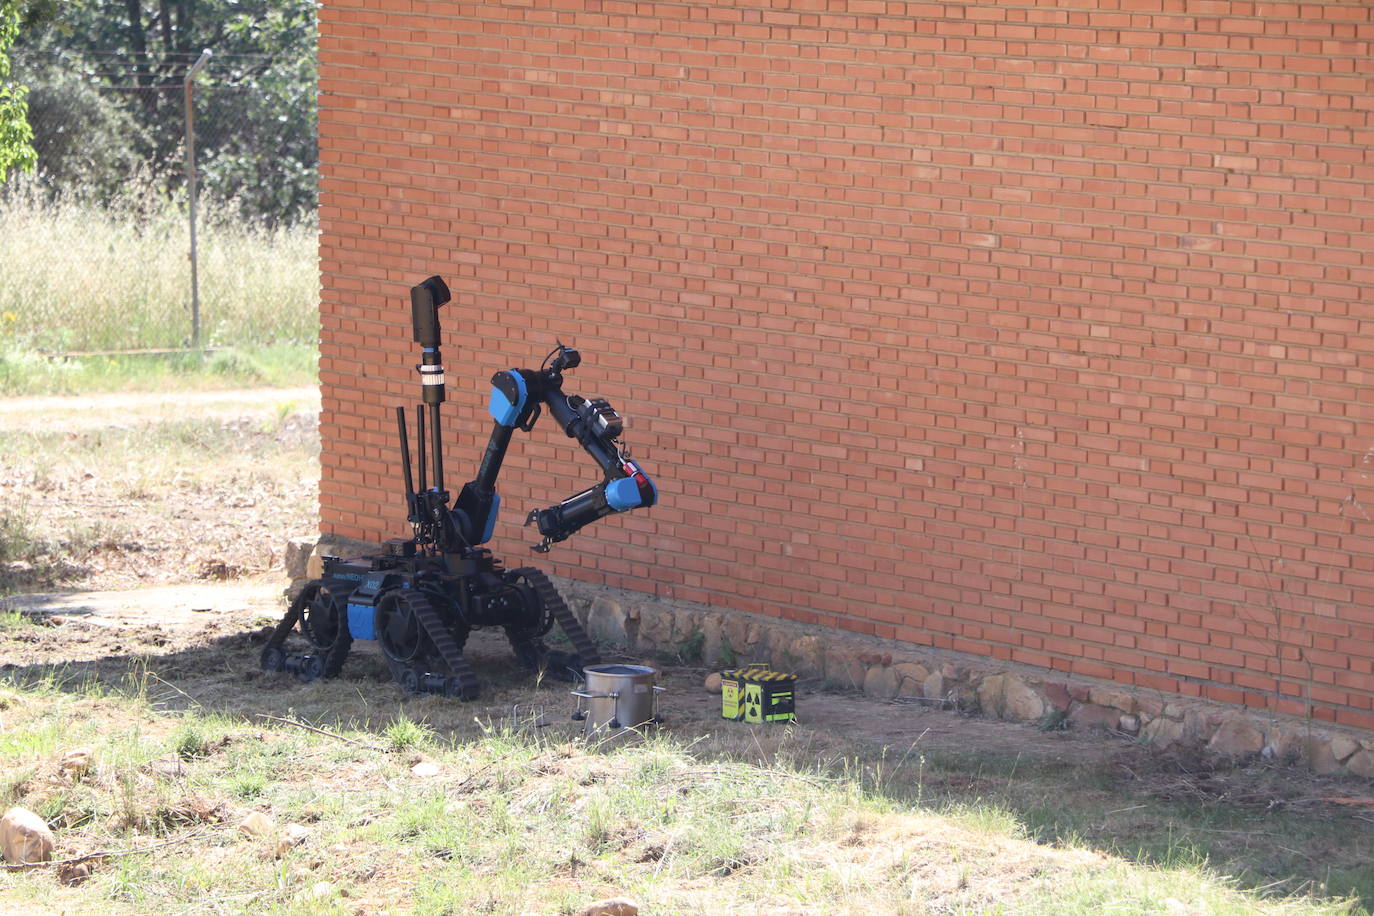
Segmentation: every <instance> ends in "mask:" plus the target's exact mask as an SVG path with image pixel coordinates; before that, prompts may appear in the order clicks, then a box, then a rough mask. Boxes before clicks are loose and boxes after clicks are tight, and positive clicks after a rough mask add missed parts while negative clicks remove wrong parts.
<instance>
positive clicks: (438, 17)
mask: <svg viewBox="0 0 1374 916" xmlns="http://www.w3.org/2000/svg"><path fill="white" fill-rule="evenodd" d="M629 5H630V4H625V6H629ZM645 5H647V6H648V7H649V8H650V9H656V8H668V9H683V10H688V11H695V10H704V11H706V13H707V15H706V16H705V17H704V18H693V17H691V16H690V15H689V16H682V17H665V16H655V15H638V14H636V13H630V12H618V11H616V12H608V11H604V10H598V11H594V12H593V11H585V10H562V11H553V12H554V13H555V15H557V16H575V15H581V16H599V17H604V20H605V21H604V22H600V23H596V24H594V25H592V26H577V25H572V24H569V23H568V22H565V21H553V22H550V21H547V20H538V21H534V22H527V20H525V19H524V18H523V16H524V13H523V11H522V12H521V14H520V16H519V17H512V16H507V17H505V18H494V17H482V16H477V15H461V14H454V15H447V16H445V15H442V14H436V13H428V14H425V15H424V16H423V17H422V18H423V19H424V20H425V21H427V22H429V21H440V22H444V21H446V22H453V23H467V22H477V23H482V24H489V25H496V26H501V27H508V26H510V25H513V24H514V25H528V26H529V28H531V29H532V30H539V31H541V32H558V31H563V32H567V31H572V32H578V33H582V32H586V31H588V30H595V31H612V30H614V31H616V32H619V33H622V34H629V35H650V36H658V35H662V34H663V30H662V28H658V29H651V26H652V25H656V24H657V25H662V24H667V25H669V26H675V25H678V24H685V25H692V24H712V23H715V24H721V25H726V26H731V27H735V28H745V29H749V28H752V29H758V28H769V29H785V30H788V31H792V30H798V31H809V32H826V33H831V32H843V33H844V34H846V35H869V36H872V35H900V36H907V35H914V36H916V37H924V36H923V35H922V33H920V32H916V31H914V30H908V29H906V28H901V29H900V30H899V29H898V28H897V26H899V25H901V26H906V25H908V24H911V25H916V24H921V23H958V24H971V25H972V26H973V27H974V28H979V27H983V28H996V27H998V26H1008V27H1013V28H1035V29H1054V30H1063V31H1072V32H1094V33H1103V32H1106V33H1113V32H1114V33H1123V32H1124V33H1129V34H1146V35H1157V34H1170V33H1178V32H1180V31H1181V30H1180V29H1179V28H1177V27H1170V28H1168V29H1165V28H1163V27H1162V26H1157V27H1141V26H1134V25H1130V26H1120V25H1113V26H1099V25H1093V24H1091V23H1084V24H1077V25H1075V24H1073V23H1068V22H1043V21H1042V22H1036V21H1032V20H1030V19H1029V18H1027V19H1022V20H1013V19H980V18H971V17H969V16H957V17H956V16H938V15H914V14H913V15H893V14H888V13H849V12H830V11H805V12H799V13H790V12H786V11H779V10H776V9H775V8H773V7H772V6H769V5H766V4H762V3H760V4H756V5H754V6H746V7H744V9H746V10H748V11H750V12H757V13H759V14H760V18H759V19H758V20H757V21H746V20H744V19H733V18H731V19H716V18H713V17H712V16H711V15H710V14H711V13H712V12H715V11H718V10H719V11H722V12H725V13H726V14H727V15H728V14H729V13H731V12H735V11H737V10H739V9H740V8H741V7H740V5H739V4H732V5H728V6H712V5H703V4H701V3H681V2H671V0H656V2H653V3H650V4H638V5H637V6H645ZM915 5H924V6H937V7H942V8H949V7H955V8H958V9H965V8H967V7H968V6H970V5H975V6H976V4H969V3H927V4H915ZM1247 5H1249V6H1252V7H1253V6H1255V5H1256V4H1253V3H1251V4H1247ZM1289 5H1294V6H1299V7H1301V6H1303V5H1306V6H1309V7H1311V6H1317V7H1320V8H1332V9H1351V10H1363V11H1365V13H1366V15H1365V16H1363V17H1360V18H1351V17H1337V18H1326V17H1320V18H1317V19H1313V18H1311V17H1306V16H1303V15H1301V13H1299V15H1298V16H1295V17H1291V18H1283V19H1278V18H1275V17H1274V16H1262V15H1259V14H1256V13H1251V14H1249V15H1246V14H1241V13H1235V12H1228V13H1226V14H1220V13H1218V14H1215V15H1202V14H1198V13H1188V12H1182V11H1180V12H1174V11H1169V10H1166V9H1163V8H1161V9H1158V10H1154V9H1130V10H1126V9H1121V10H1106V11H1104V10H1101V9H1098V8H1095V7H1090V6H1083V7H1072V8H1069V9H1063V10H1062V11H1063V12H1065V13H1068V14H1070V15H1072V14H1075V13H1077V14H1081V15H1086V16H1092V15H1094V14H1101V15H1108V16H1130V17H1144V18H1148V19H1154V18H1156V17H1159V18H1161V19H1167V20H1183V19H1188V20H1192V29H1191V31H1192V32H1194V33H1197V34H1206V35H1218V36H1226V37H1238V38H1249V39H1256V38H1259V39H1272V38H1275V37H1287V36H1286V34H1283V35H1278V36H1276V35H1274V34H1271V33H1268V32H1265V31H1261V32H1248V31H1223V30H1221V28H1220V23H1221V22H1222V21H1223V20H1237V21H1241V22H1258V23H1266V24H1267V23H1271V22H1282V23H1298V24H1309V23H1314V22H1320V23H1329V24H1331V26H1332V29H1333V31H1334V30H1335V29H1336V28H1339V27H1341V26H1353V27H1355V28H1358V27H1359V26H1361V25H1367V24H1370V23H1371V22H1374V17H1371V16H1370V15H1369V14H1368V8H1367V6H1366V4H1365V3H1363V2H1358V0H1355V2H1348V3H1335V2H1321V3H1316V4H1313V3H1307V4H1289ZM472 6H473V9H474V10H481V9H484V8H489V7H490V6H491V4H484V3H476V4H473V5H472ZM1161 7H1162V4H1161ZM996 8H997V9H1002V10H1007V11H1016V12H1022V13H1041V14H1044V13H1046V12H1054V11H1056V10H1061V8H1060V7H1046V6H1036V5H1026V6H1021V5H1014V4H1002V3H999V4H997V6H996ZM356 12H358V13H363V14H367V13H369V12H370V11H369V10H362V9H359V10H357V11H356ZM331 13H332V14H333V15H331V16H329V17H328V20H327V21H329V22H331V24H332V23H345V22H348V23H350V24H352V22H351V19H356V18H357V17H356V15H355V16H353V17H351V18H350V15H349V12H348V11H346V10H343V9H340V8H338V7H335V8H333V9H332V10H331ZM770 14H771V15H773V16H788V15H793V16H812V17H815V18H817V19H822V20H824V19H827V18H828V19H835V18H847V19H854V20H868V21H869V22H872V23H873V25H871V26H858V25H856V26H840V25H833V26H826V25H824V24H817V25H803V24H801V23H795V24H792V23H783V22H776V21H775V22H769V21H768V20H767V17H768V16H769V15H770ZM617 20H618V21H620V22H621V23H629V22H638V23H642V24H643V27H641V28H628V27H626V26H625V25H621V24H618V23H617ZM322 21H326V20H325V17H322ZM1204 22H1215V23H1216V24H1217V26H1218V28H1217V29H1215V30H1208V31H1204V30H1203V29H1200V28H1199V27H1198V25H1199V23H1204ZM880 23H889V24H890V27H888V28H883V27H881V25H880ZM363 27H365V28H386V27H385V26H374V25H370V24H367V23H363ZM398 31H408V30H402V29H399V28H398ZM490 34H499V32H493V33H490ZM671 34H672V35H673V36H682V37H685V38H687V39H689V40H691V39H698V40H701V39H717V40H733V41H741V42H757V43H765V44H772V45H791V46H796V47H823V45H818V44H817V43H816V42H814V41H803V40H796V39H785V38H776V37H773V36H771V35H770V36H769V37H766V38H765V37H757V38H729V39H726V38H722V37H721V36H718V35H709V36H708V35H703V34H701V33H699V32H694V31H689V30H685V29H679V30H678V31H675V32H673V33H671ZM937 37H939V36H937ZM948 37H952V38H956V39H961V40H965V41H968V40H973V41H985V40H999V39H997V38H996V37H995V36H994V37H993V38H992V39H989V38H987V37H986V36H981V35H974V36H963V35H959V36H948ZM539 40H546V41H548V40H557V39H555V38H553V37H544V36H540V39H539ZM1000 40H1005V41H1014V42H1037V41H1040V40H1039V39H1033V38H1011V39H1000ZM1293 40H1295V41H1368V40H1369V39H1367V38H1365V39H1362V38H1359V37H1356V38H1341V37H1339V36H1336V35H1323V36H1313V35H1303V36H1300V37H1298V38H1295V39H1293ZM413 43H414V44H424V42H413ZM1042 43H1050V42H1049V41H1044V42H1042ZM1064 43H1065V44H1073V45H1087V46H1094V45H1101V44H1102V42H1100V41H1091V42H1089V41H1080V42H1064ZM1120 46H1121V47H1128V48H1134V47H1147V46H1144V45H1120ZM609 47H617V46H615V45H610V46H609ZM863 47H864V49H865V50H871V47H869V46H863ZM1159 49H1160V50H1177V49H1178V48H1176V47H1169V46H1162V45H1161V46H1159ZM878 50H879V52H881V51H882V48H879V49H878ZM1233 53H1234V52H1233ZM1251 53H1260V52H1251Z"/></svg>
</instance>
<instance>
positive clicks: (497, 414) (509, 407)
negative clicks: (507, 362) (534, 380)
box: [487, 370, 530, 426]
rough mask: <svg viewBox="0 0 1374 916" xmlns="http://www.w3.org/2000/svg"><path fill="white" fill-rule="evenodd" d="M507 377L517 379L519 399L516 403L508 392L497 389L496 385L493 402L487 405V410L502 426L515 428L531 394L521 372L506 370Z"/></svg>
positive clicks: (493, 391)
mask: <svg viewBox="0 0 1374 916" xmlns="http://www.w3.org/2000/svg"><path fill="white" fill-rule="evenodd" d="M504 374H505V375H508V376H510V377H511V378H513V379H515V390H516V392H517V397H516V400H515V402H514V403H512V402H511V400H510V396H509V395H508V394H506V392H504V391H502V390H501V389H500V388H497V387H496V386H495V385H493V386H492V389H491V401H490V403H488V404H487V410H488V411H489V412H490V413H491V417H492V419H493V420H495V421H496V422H497V423H500V424H501V425H502V426H514V425H515V421H516V420H517V419H519V417H520V414H521V412H522V411H524V409H525V403H526V402H527V401H528V400H529V396H530V393H529V391H528V389H526V387H525V379H524V378H523V377H522V376H521V375H520V373H519V372H511V371H510V370H506V372H505V373H504Z"/></svg>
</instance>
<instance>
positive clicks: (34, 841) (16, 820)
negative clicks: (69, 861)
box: [0, 808, 57, 865]
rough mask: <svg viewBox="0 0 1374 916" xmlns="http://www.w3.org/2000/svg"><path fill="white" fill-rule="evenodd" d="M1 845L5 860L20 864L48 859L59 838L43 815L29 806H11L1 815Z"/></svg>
mask: <svg viewBox="0 0 1374 916" xmlns="http://www.w3.org/2000/svg"><path fill="white" fill-rule="evenodd" d="M0 846H3V848H4V853H5V861H6V862H12V863H14V864H16V865H18V864H21V863H26V862H46V861H48V860H49V859H51V858H52V851H53V849H55V848H56V847H57V840H56V839H54V838H53V835H52V831H51V830H49V829H48V825H47V823H46V822H45V821H44V820H43V819H42V818H41V817H39V816H38V815H36V814H34V813H33V812H32V811H30V810H28V809H27V808H11V809H10V810H8V811H6V812H5V816H4V817H0Z"/></svg>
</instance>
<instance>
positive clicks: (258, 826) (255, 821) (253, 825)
mask: <svg viewBox="0 0 1374 916" xmlns="http://www.w3.org/2000/svg"><path fill="white" fill-rule="evenodd" d="M276 829H277V824H276V822H275V821H273V820H272V818H270V817H268V816H267V815H266V814H263V813H262V812H261V811H254V812H253V813H252V814H250V815H248V816H247V817H245V818H244V819H243V821H242V822H240V824H239V830H241V831H243V832H244V833H246V834H248V835H249V836H266V835H267V834H269V833H271V832H272V831H273V830H276Z"/></svg>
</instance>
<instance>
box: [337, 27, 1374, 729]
mask: <svg viewBox="0 0 1374 916" xmlns="http://www.w3.org/2000/svg"><path fill="white" fill-rule="evenodd" d="M1119 5H1120V6H1129V7H1130V9H1129V10H1127V9H1120V8H1118V6H1119ZM1371 9H1372V8H1371V6H1370V5H1369V4H1367V3H1363V2H1350V3H1306V4H1302V5H1298V4H1295V3H1248V2H1226V0H1196V2H1192V0H1189V2H1182V0H1155V2H1150V0H1145V2H1132V3H1129V4H1118V3H1114V2H1107V0H1104V2H1101V3H1093V2H1089V0H1079V2H1077V3H1071V4H1065V3H1060V2H1057V0H1056V2H1044V3H1042V4H1040V5H1030V4H1023V3H1017V2H1013V3H982V4H979V3H959V4H942V3H938V2H913V3H902V2H895V0H894V2H884V0H848V2H845V0H796V2H790V3H789V2H771V0H730V2H718V3H707V2H676V3H674V2H664V3H655V2H635V3H630V2H613V0H602V2H598V0H537V2H524V3H507V4H490V5H484V4H480V3H462V2H429V3H426V2H418V0H416V2H410V0H328V2H326V3H325V5H324V9H323V10H322V11H321V15H320V18H321V38H320V44H321V115H320V133H321V145H322V149H321V160H322V171H323V177H322V195H321V203H320V214H321V223H322V229H323V239H322V242H321V257H322V268H323V284H324V289H323V304H322V311H323V341H322V348H323V357H322V364H321V365H322V378H323V382H324V385H325V413H324V417H323V424H322V427H323V434H324V440H325V446H324V448H325V451H324V459H323V462H324V482H323V490H322V504H323V505H322V525H323V529H324V530H325V531H326V532H332V533H337V534H341V535H346V536H352V537H363V538H372V539H378V538H381V537H384V536H388V535H393V534H400V533H403V529H404V524H403V521H402V517H403V512H402V508H401V503H400V500H399V496H398V493H399V489H400V483H399V472H398V469H397V467H396V458H395V451H394V445H393V441H392V428H391V423H392V420H391V413H390V411H391V408H392V407H393V406H394V405H395V404H398V403H409V402H411V401H412V400H414V397H415V395H416V392H417V390H418V386H417V382H416V378H415V374H414V371H413V369H412V366H413V364H414V362H415V361H416V360H415V352H414V348H413V345H412V343H411V341H410V339H409V332H408V326H407V322H408V305H407V298H406V296H407V294H406V291H407V289H408V287H409V286H410V285H411V284H412V283H414V282H416V281H418V280H420V279H422V278H423V277H425V276H427V275H429V274H431V273H439V274H442V275H443V276H444V277H446V278H447V280H448V282H449V284H450V285H451V286H452V287H453V289H454V292H455V300H456V301H455V303H454V304H453V305H452V306H450V307H449V308H448V309H447V311H446V312H445V316H444V318H445V322H446V340H447V344H446V351H445V352H446V357H447V360H446V361H447V363H448V365H449V370H450V372H449V380H450V392H451V396H452V398H453V401H451V403H450V404H449V405H448V406H449V408H450V409H449V414H448V416H449V417H450V420H451V423H452V427H451V432H450V435H449V441H450V442H451V443H452V445H453V448H452V450H451V451H450V454H449V457H448V468H449V474H450V477H451V481H450V482H451V484H453V485H456V484H457V483H461V481H462V480H463V479H466V477H467V476H470V475H471V473H472V472H473V471H474V470H475V467H476V462H477V459H478V457H479V455H480V446H481V444H482V443H483V442H484V441H485V438H486V435H487V431H488V427H489V425H490V421H489V419H488V418H487V415H486V413H485V409H484V407H485V401H486V397H487V391H488V385H487V379H488V378H489V376H490V374H491V373H492V372H493V371H494V370H496V369H499V368H504V367H510V366H531V365H537V364H538V362H539V360H540V358H541V357H542V356H543V354H544V353H545V352H546V351H547V350H548V349H549V348H550V347H551V346H552V345H553V343H554V340H555V338H561V339H562V340H564V341H565V342H568V343H571V344H575V345H577V346H578V347H580V348H581V349H582V350H583V352H584V354H585V359H586V364H585V365H584V366H583V367H582V368H581V369H579V370H577V371H576V373H574V375H573V376H572V378H573V382H572V384H571V385H570V386H569V387H570V389H572V390H577V391H580V392H582V393H584V394H588V395H592V394H600V395H603V396H606V397H609V398H610V399H611V400H612V401H613V403H615V404H616V405H617V406H618V407H619V408H621V410H622V412H623V413H624V414H625V415H626V416H627V417H628V418H629V427H630V429H629V438H630V441H631V443H632V444H633V446H634V447H635V454H636V455H637V456H638V457H640V458H642V459H643V461H644V463H645V465H646V466H647V467H648V468H649V469H650V471H651V473H653V474H654V475H655V476H656V477H657V479H658V482H659V485H660V487H661V490H662V504H661V505H660V506H658V507H656V508H654V509H652V510H651V511H648V512H641V513H633V514H630V515H628V516H625V517H621V518H617V519H613V520H609V521H606V522H604V523H602V524H601V525H600V526H599V527H597V528H595V529H589V531H588V532H587V533H585V534H583V535H581V536H578V537H577V538H575V539H574V540H572V541H570V542H568V543H567V544H566V545H562V546H560V547H559V548H556V550H555V553H554V554H552V557H551V560H552V562H551V564H550V565H551V568H552V570H553V571H555V572H557V573H560V574H563V575H571V576H574V577H577V578H582V579H589V580H594V581H602V582H606V583H609V584H611V585H615V586H623V587H627V588H631V589H637V590H640V591H643V592H649V593H654V594H658V595H663V596H671V597H674V598H679V599H687V600H693V601H699V602H708V603H710V604H714V605H719V606H722V607H726V608H735V609H743V610H749V611H754V612H758V613H762V614H771V615H781V616H783V617H788V618H794V619H798V620H803V621H812V622H816V623H821V624H826V625H829V626H834V627H841V628H844V629H847V630H853V631H857V632H861V633H869V634H875V635H878V636H882V637H889V638H892V639H897V640H905V641H909V642H912V643H918V644H929V645H934V646H939V647H944V648H947V649H953V650H959V651H962V652H968V653H975V654H978V655H983V656H991V657H994V658H997V659H1005V660H1008V661H1014V662H1023V663H1028V664H1031V665H1038V666H1043V667H1045V668H1050V669H1054V670H1057V671H1062V672H1072V673H1078V674H1082V675H1091V676H1097V677H1104V678H1111V679H1115V680H1118V681H1121V682H1125V683H1131V684H1136V685H1140V686H1145V687H1150V688H1160V689H1163V690H1166V691H1177V692H1179V693H1182V694H1186V695H1194V696H1201V697H1206V698H1210V699H1214V700H1220V701H1226V702H1233V703H1243V704H1246V705H1248V706H1252V707H1258V708H1267V709H1272V710H1276V711H1280V712H1284V713H1299V714H1301V713H1302V712H1303V711H1304V709H1305V704H1306V703H1308V702H1309V701H1310V703H1311V704H1312V706H1313V710H1314V713H1315V715H1316V716H1317V717H1318V718H1320V719H1324V720H1330V721H1337V722H1341V723H1345V724H1348V725H1354V726H1361V727H1365V728H1371V727H1374V521H1371V519H1372V518H1374V386H1372V385H1371V383H1374V294H1372V293H1371V290H1372V289H1374V206H1371V187H1372V186H1374V161H1372V159H1371V152H1370V150H1371V146H1374V126H1372V124H1371V121H1372V119H1374V91H1372V90H1374V86H1372V85H1371V84H1372V82H1374V80H1372V79H1371V76H1372V75H1374V65H1372V64H1371V53H1370V52H1371V40H1374V21H1371ZM520 441H521V443H522V444H521V446H520V449H519V450H518V451H517V453H516V454H514V455H513V457H512V458H511V460H510V461H509V463H508V465H507V471H506V474H505V484H504V490H503V493H504V496H505V500H506V503H505V504H506V507H507V512H506V515H505V516H504V518H503V521H502V524H501V525H500V526H499V527H498V537H497V540H496V543H495V545H494V546H495V547H496V548H497V550H498V552H502V553H504V554H505V555H506V556H507V557H509V558H510V559H511V560H513V561H515V562H524V561H525V559H526V557H528V554H527V552H526V548H525V546H524V545H525V544H526V543H528V542H529V541H530V540H531V538H530V536H529V535H528V534H527V533H526V532H525V531H522V529H520V528H519V527H518V522H519V521H520V520H521V518H522V517H523V514H524V512H525V511H527V510H528V509H529V508H531V507H534V506H540V505H548V504H549V503H551V502H554V501H556V500H557V499H558V498H561V497H563V496H565V495H568V494H570V493H572V492H573V491H574V490H575V489H578V488H580V487H581V486H583V485H586V484H588V483H590V482H593V481H594V479H595V474H594V469H593V467H592V466H591V464H590V462H589V461H587V460H585V459H584V457H583V456H582V455H581V453H580V452H577V451H575V450H574V449H573V448H572V447H570V446H569V445H567V444H565V443H567V442H568V440H566V439H561V438H560V437H558V436H556V435H555V434H554V433H553V431H552V430H551V428H550V427H549V425H548V424H547V423H545V424H542V425H541V426H540V427H539V428H537V429H536V430H535V432H534V433H533V434H532V435H531V436H529V437H525V438H522V439H521V440H520Z"/></svg>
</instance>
